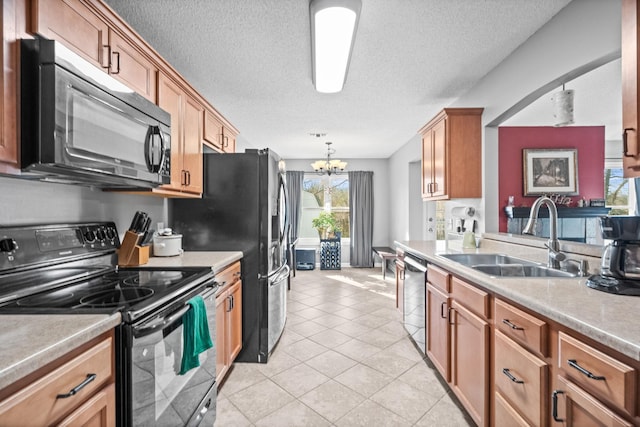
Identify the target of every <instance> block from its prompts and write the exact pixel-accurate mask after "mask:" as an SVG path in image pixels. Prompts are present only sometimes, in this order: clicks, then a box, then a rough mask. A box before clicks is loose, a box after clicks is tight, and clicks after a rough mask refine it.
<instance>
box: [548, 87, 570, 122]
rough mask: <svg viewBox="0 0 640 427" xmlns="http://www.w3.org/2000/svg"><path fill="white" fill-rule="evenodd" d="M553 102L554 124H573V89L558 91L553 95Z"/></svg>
mask: <svg viewBox="0 0 640 427" xmlns="http://www.w3.org/2000/svg"><path fill="white" fill-rule="evenodd" d="M551 102H552V103H553V118H554V119H555V121H556V122H555V124H554V126H556V127H560V126H567V125H571V124H573V90H571V89H568V90H565V89H564V84H563V85H562V90H561V91H560V92H556V93H554V94H553V96H552V97H551Z"/></svg>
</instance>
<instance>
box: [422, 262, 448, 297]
mask: <svg viewBox="0 0 640 427" xmlns="http://www.w3.org/2000/svg"><path fill="white" fill-rule="evenodd" d="M427 282H429V283H431V284H432V285H433V286H435V287H436V288H438V289H440V290H441V291H443V292H446V293H449V292H451V275H450V274H449V273H448V272H446V271H445V270H442V269H441V268H438V267H436V266H435V265H433V264H429V267H428V270H427Z"/></svg>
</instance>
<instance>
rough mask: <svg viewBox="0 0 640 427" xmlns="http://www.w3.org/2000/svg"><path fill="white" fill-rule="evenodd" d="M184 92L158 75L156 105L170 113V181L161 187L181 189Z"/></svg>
mask: <svg viewBox="0 0 640 427" xmlns="http://www.w3.org/2000/svg"><path fill="white" fill-rule="evenodd" d="M184 96H185V95H184V92H183V91H182V89H180V87H178V85H176V84H175V83H174V82H173V81H171V80H170V79H169V78H168V77H166V76H165V75H164V74H162V73H160V75H159V76H158V106H159V107H160V108H162V109H163V110H165V111H166V112H168V113H169V114H170V115H171V183H169V184H166V185H163V186H162V187H163V188H166V189H171V190H178V191H179V190H181V189H182V184H183V183H184V173H183V170H184V169H183V165H182V135H183V131H182V129H183V126H184V123H183V121H182V111H183V108H184V107H183V104H184Z"/></svg>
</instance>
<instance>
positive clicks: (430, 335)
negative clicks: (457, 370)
mask: <svg viewBox="0 0 640 427" xmlns="http://www.w3.org/2000/svg"><path fill="white" fill-rule="evenodd" d="M449 307H450V299H449V295H447V294H445V293H444V292H442V291H441V290H439V289H438V288H436V287H434V286H433V285H432V284H431V283H427V303H426V310H427V313H426V319H427V325H426V328H427V345H426V350H427V356H429V359H431V362H432V363H433V364H434V366H435V367H436V368H437V369H438V371H440V374H442V376H443V377H444V379H445V380H446V381H447V382H450V381H451V370H450V364H449V361H450V358H451V351H450V349H451V333H450V328H449V320H448V316H449Z"/></svg>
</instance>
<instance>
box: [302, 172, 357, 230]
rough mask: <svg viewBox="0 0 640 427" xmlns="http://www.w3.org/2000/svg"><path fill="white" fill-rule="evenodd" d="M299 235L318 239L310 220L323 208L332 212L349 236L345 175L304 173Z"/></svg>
mask: <svg viewBox="0 0 640 427" xmlns="http://www.w3.org/2000/svg"><path fill="white" fill-rule="evenodd" d="M301 208H302V214H301V217H300V233H299V235H300V237H301V238H315V239H318V238H319V236H318V231H317V230H316V229H315V228H313V226H312V225H311V221H312V220H313V218H315V217H317V216H318V214H319V213H320V212H321V211H323V210H325V211H327V212H333V214H334V215H335V217H336V219H337V220H338V224H339V226H340V229H341V232H342V238H343V239H345V238H347V239H348V238H349V177H348V176H347V175H331V176H329V175H316V174H305V176H304V182H303V184H302V201H301Z"/></svg>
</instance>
